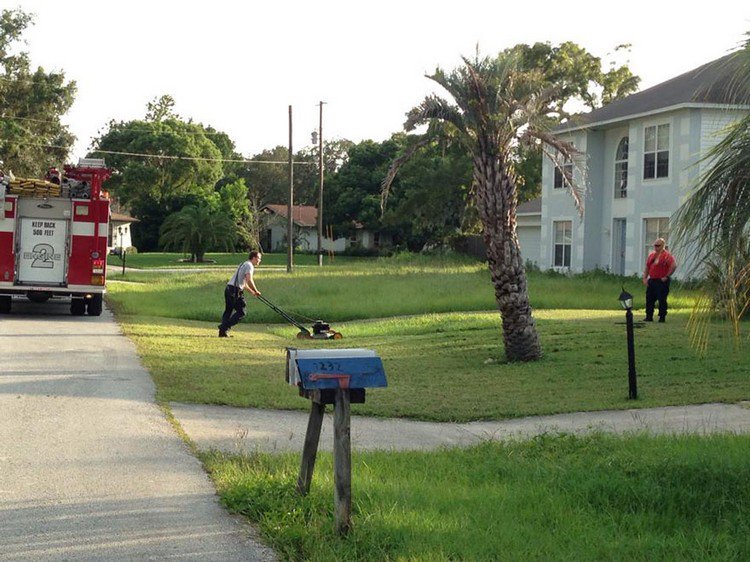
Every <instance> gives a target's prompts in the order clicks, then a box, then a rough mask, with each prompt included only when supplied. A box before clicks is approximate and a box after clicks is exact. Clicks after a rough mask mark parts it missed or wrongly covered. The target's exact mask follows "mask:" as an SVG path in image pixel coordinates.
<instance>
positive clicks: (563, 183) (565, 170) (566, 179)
mask: <svg viewBox="0 0 750 562" xmlns="http://www.w3.org/2000/svg"><path fill="white" fill-rule="evenodd" d="M572 181H573V162H570V161H565V162H563V165H562V170H560V168H559V167H558V166H555V181H554V183H553V184H552V187H554V188H555V189H562V188H564V187H568V186H570V185H571V183H572Z"/></svg>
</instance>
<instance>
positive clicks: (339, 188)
mask: <svg viewBox="0 0 750 562" xmlns="http://www.w3.org/2000/svg"><path fill="white" fill-rule="evenodd" d="M402 142H403V138H402V139H399V138H398V137H394V138H391V139H390V140H387V141H385V142H382V143H377V142H375V141H372V140H365V141H362V142H360V143H358V144H356V145H354V146H352V147H351V148H350V149H349V158H348V160H347V161H346V163H344V164H343V165H342V166H341V169H339V171H338V172H337V173H336V174H335V175H333V176H331V177H330V178H328V179H327V180H326V186H327V187H326V189H325V190H324V192H323V199H324V203H323V208H324V209H325V212H326V219H327V220H326V222H327V223H328V224H331V225H332V226H333V229H334V232H335V234H336V235H337V236H338V235H343V236H348V235H350V234H352V233H353V232H354V230H355V224H361V225H362V226H364V227H365V228H368V229H373V230H377V229H380V228H381V226H382V224H381V209H380V190H381V187H380V184H381V181H382V178H383V176H384V175H385V174H386V172H387V170H388V166H389V165H390V162H391V161H392V160H393V159H394V158H395V157H396V156H397V154H398V153H399V151H400V150H402Z"/></svg>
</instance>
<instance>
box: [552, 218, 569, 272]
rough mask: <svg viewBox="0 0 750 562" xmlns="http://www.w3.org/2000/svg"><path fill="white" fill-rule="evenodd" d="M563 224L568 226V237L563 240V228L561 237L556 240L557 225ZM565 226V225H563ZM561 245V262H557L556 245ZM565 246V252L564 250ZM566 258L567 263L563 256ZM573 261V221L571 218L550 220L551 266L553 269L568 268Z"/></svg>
mask: <svg viewBox="0 0 750 562" xmlns="http://www.w3.org/2000/svg"><path fill="white" fill-rule="evenodd" d="M558 224H559V225H564V224H567V225H568V227H569V230H568V232H569V238H568V240H567V243H566V240H565V234H566V232H565V230H563V234H562V236H563V239H562V240H561V241H559V242H558V238H557V234H558V230H557V225H558ZM563 228H565V227H563ZM558 246H562V260H561V261H562V263H561V264H558V263H557V247H558ZM566 247H567V252H566V251H565V249H566ZM566 257H567V258H568V260H567V261H568V263H567V265H566V264H565V258H566ZM572 263H573V221H572V220H556V221H552V267H553V268H554V269H561V270H569V269H570V267H571V265H572Z"/></svg>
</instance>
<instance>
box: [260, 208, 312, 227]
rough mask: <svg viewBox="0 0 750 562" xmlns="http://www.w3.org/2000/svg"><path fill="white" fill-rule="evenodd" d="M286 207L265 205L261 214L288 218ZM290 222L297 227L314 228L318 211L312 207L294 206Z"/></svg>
mask: <svg viewBox="0 0 750 562" xmlns="http://www.w3.org/2000/svg"><path fill="white" fill-rule="evenodd" d="M288 208H289V207H288V205H265V206H263V207H262V208H261V211H262V212H265V213H271V214H274V215H279V216H280V217H283V218H285V219H286V218H288V217H289V214H288V213H287V211H288ZM292 220H293V222H294V223H295V224H296V225H297V226H315V225H316V224H318V209H317V207H313V206H312V205H294V206H293V207H292Z"/></svg>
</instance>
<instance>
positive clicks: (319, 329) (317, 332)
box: [258, 295, 344, 340]
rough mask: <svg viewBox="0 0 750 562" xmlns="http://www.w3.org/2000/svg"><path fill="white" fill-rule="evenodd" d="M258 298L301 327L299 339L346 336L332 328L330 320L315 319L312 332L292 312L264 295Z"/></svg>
mask: <svg viewBox="0 0 750 562" xmlns="http://www.w3.org/2000/svg"><path fill="white" fill-rule="evenodd" d="M258 300H260V301H261V302H263V303H264V304H265V305H267V306H268V307H269V308H270V309H271V310H273V311H274V312H275V313H277V314H278V315H279V316H281V317H282V318H283V319H284V320H286V321H287V322H289V323H290V324H291V325H292V326H295V327H296V328H299V332H297V339H298V340H340V339H341V338H343V337H344V336H342V335H341V332H336V331H335V330H331V326H330V324H328V322H323V321H322V320H315V322H313V325H312V332H310V330H308V329H307V328H306V327H305V326H303V325H302V324H300V323H299V322H298V321H297V320H295V319H294V317H293V316H292V315H291V314H289V313H288V312H285V311H284V310H282V309H280V308H279V307H278V306H276V305H275V304H273V303H272V302H271V301H269V300H268V299H267V298H266V297H264V296H263V295H258Z"/></svg>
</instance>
